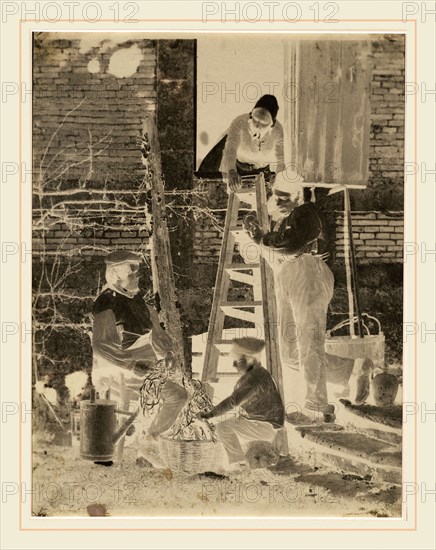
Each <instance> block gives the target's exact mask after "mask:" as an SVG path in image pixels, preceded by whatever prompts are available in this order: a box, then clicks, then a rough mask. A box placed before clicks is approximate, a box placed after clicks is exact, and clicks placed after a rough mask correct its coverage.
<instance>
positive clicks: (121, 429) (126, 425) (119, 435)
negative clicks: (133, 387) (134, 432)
mask: <svg viewBox="0 0 436 550" xmlns="http://www.w3.org/2000/svg"><path fill="white" fill-rule="evenodd" d="M118 412H119V411H118ZM124 414H125V413H124ZM138 414H139V409H138V410H137V411H135V412H134V413H132V414H129V418H127V419H126V420H125V421H124V424H122V425H121V426H120V427H119V428H118V430H117V431H116V432H115V433H114V435H113V438H112V443H113V445H116V444H117V443H118V441H119V440H120V439H121V438H122V437H123V435H124V434H125V433H126V432H127V430H128V429H129V428H130V426H131V425H132V424H133V422H135V420H136V417H137V416H138Z"/></svg>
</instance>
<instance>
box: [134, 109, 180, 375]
mask: <svg viewBox="0 0 436 550" xmlns="http://www.w3.org/2000/svg"><path fill="white" fill-rule="evenodd" d="M141 152H142V162H143V164H144V166H145V169H146V175H145V179H146V182H147V186H148V188H149V189H150V192H151V206H152V211H151V214H152V233H151V268H152V277H153V289H154V292H155V293H158V295H159V300H160V306H161V312H160V314H159V316H160V319H161V321H162V322H163V323H164V325H165V328H166V330H167V331H168V334H169V335H170V336H171V338H172V340H173V342H174V353H175V355H176V358H177V361H178V363H179V364H180V365H181V366H184V350H183V333H182V324H181V320H180V313H179V309H178V307H177V296H176V288H175V282H174V272H173V264H172V259H171V248H170V238H169V232H168V226H167V217H166V209H165V196H164V184H163V181H162V164H161V156H160V147H159V139H158V135H157V127H156V120H155V114H154V113H149V114H148V115H147V117H146V119H144V122H143V138H142V147H141Z"/></svg>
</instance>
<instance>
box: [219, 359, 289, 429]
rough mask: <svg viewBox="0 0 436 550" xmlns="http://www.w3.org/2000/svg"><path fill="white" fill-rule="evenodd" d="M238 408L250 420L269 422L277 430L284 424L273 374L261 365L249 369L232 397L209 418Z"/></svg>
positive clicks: (222, 402) (279, 397) (283, 410)
mask: <svg viewBox="0 0 436 550" xmlns="http://www.w3.org/2000/svg"><path fill="white" fill-rule="evenodd" d="M238 406H239V407H241V408H242V409H243V415H244V416H245V417H246V418H248V419H251V420H260V421H262V422H269V423H270V424H272V425H273V426H274V427H275V428H281V427H282V426H283V424H284V420H285V408H284V406H283V401H282V398H281V396H280V393H279V391H278V389H277V386H276V384H275V382H274V380H273V377H272V376H271V374H270V373H269V372H268V371H267V370H266V369H265V368H263V367H262V365H260V364H259V363H258V364H255V365H254V366H252V367H249V369H248V370H247V372H246V373H245V374H243V375H242V376H241V378H240V379H239V380H238V382H237V383H236V386H235V389H234V390H233V393H232V395H230V397H227V398H226V399H224V400H223V401H221V403H219V404H218V405H217V406H216V407H214V408H213V409H212V410H211V411H210V412H209V414H208V417H209V418H212V417H213V416H220V415H221V414H224V413H226V412H227V411H229V410H231V409H233V408H235V407H238Z"/></svg>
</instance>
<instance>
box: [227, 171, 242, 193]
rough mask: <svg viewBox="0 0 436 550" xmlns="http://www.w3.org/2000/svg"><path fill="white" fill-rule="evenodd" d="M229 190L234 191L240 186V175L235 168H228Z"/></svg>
mask: <svg viewBox="0 0 436 550" xmlns="http://www.w3.org/2000/svg"><path fill="white" fill-rule="evenodd" d="M228 180H229V187H230V191H233V192H234V193H236V192H237V191H239V190H240V188H241V177H240V175H239V174H238V172H237V171H236V170H229V175H228Z"/></svg>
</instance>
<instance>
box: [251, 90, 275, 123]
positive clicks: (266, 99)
mask: <svg viewBox="0 0 436 550" xmlns="http://www.w3.org/2000/svg"><path fill="white" fill-rule="evenodd" d="M258 107H261V108H263V109H266V110H267V111H268V112H269V113H270V115H271V118H272V119H273V123H274V122H275V121H276V118H277V113H278V111H279V104H278V102H277V99H276V97H275V96H273V95H271V94H265V95H263V96H262V97H261V98H259V99H258V100H257V102H256V105H255V106H254V109H257V108H258Z"/></svg>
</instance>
